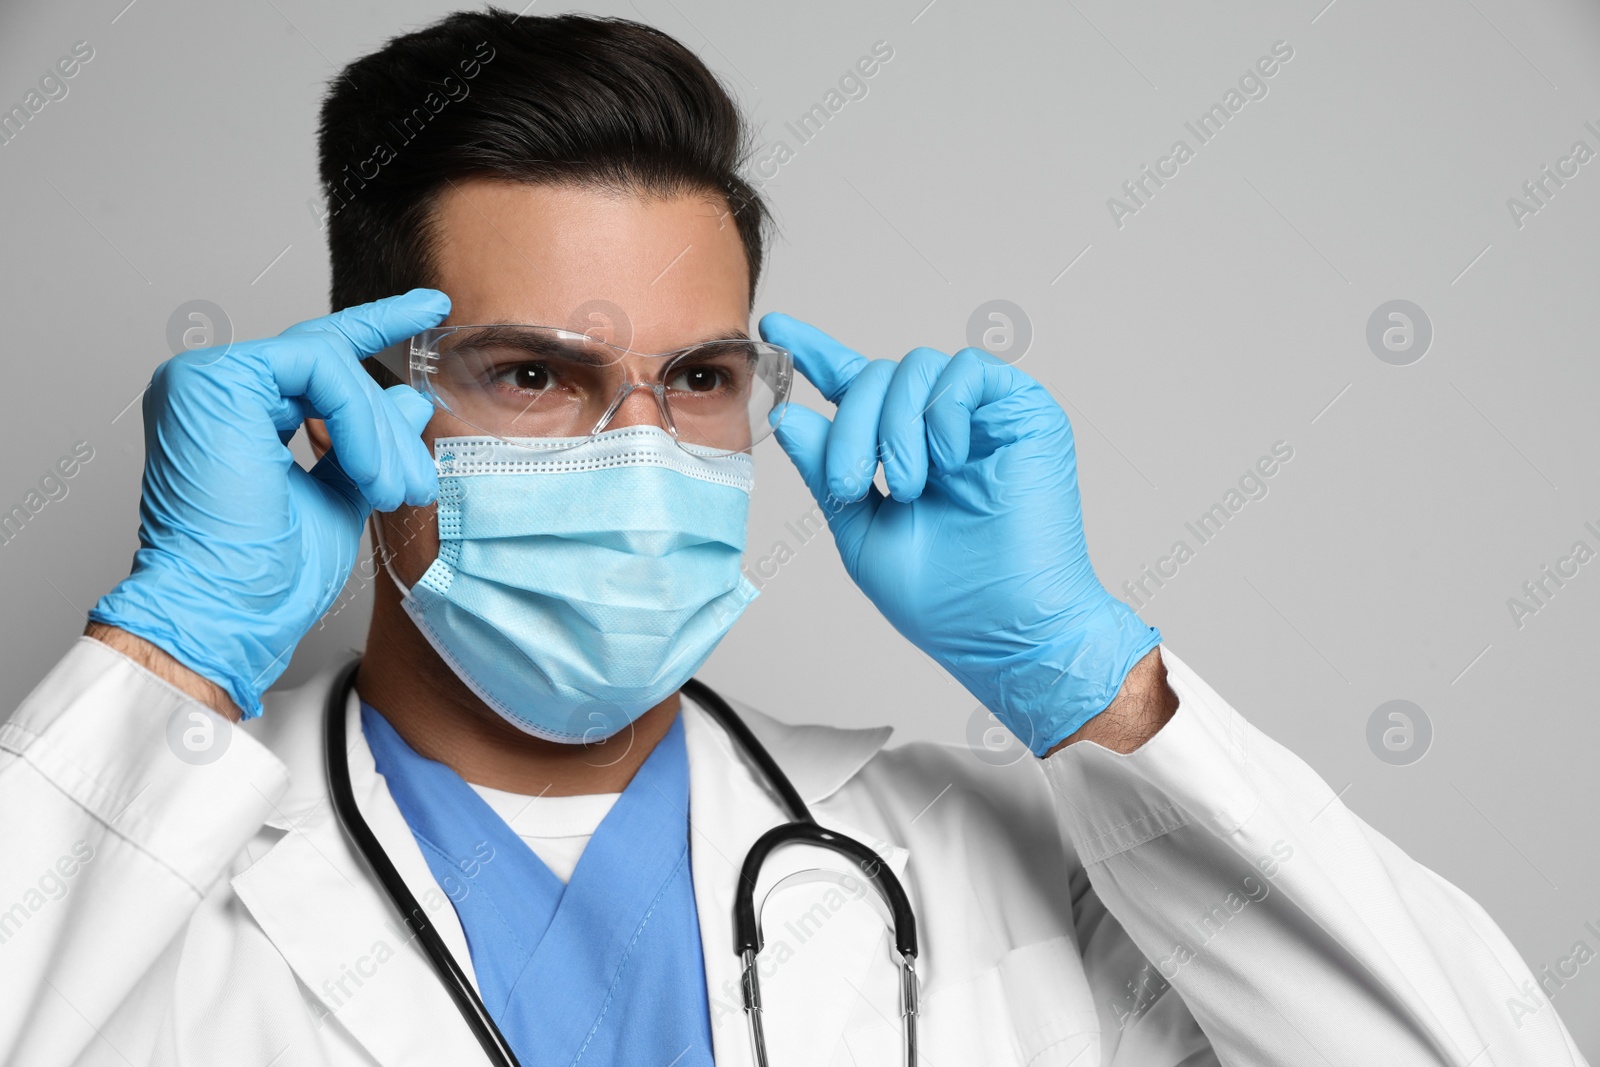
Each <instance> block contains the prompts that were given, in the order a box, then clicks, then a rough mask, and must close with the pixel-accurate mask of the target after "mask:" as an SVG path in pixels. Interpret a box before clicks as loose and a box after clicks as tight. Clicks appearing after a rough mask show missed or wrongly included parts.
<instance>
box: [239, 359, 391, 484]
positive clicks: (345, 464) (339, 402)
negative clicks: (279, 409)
mask: <svg viewBox="0 0 1600 1067" xmlns="http://www.w3.org/2000/svg"><path fill="white" fill-rule="evenodd" d="M259 350H260V352H261V354H262V358H263V359H264V360H265V362H266V365H267V370H268V372H269V373H270V374H271V375H272V378H273V383H274V384H275V386H276V387H277V390H278V393H279V395H280V396H283V397H286V398H303V403H302V404H301V405H300V407H301V409H302V410H303V411H304V410H307V409H309V413H310V414H314V415H316V416H317V417H318V418H320V419H322V420H323V421H325V422H326V423H327V424H328V436H329V438H330V439H331V440H332V443H333V448H334V451H336V452H338V454H339V465H340V466H341V467H342V468H343V469H344V472H345V473H346V474H347V475H348V476H349V477H350V480H351V481H353V482H354V483H355V484H356V485H357V486H359V487H361V489H362V490H363V491H371V490H372V489H373V488H374V483H375V482H376V481H377V480H378V479H379V478H381V477H383V475H384V449H385V446H386V444H387V433H386V432H384V430H383V427H382V425H381V423H380V419H381V418H382V417H383V412H382V411H381V410H380V408H379V403H380V401H381V398H382V393H381V392H380V391H379V389H378V387H377V383H376V382H374V381H373V380H372V378H371V377H370V376H369V375H368V374H367V373H366V371H365V370H363V369H362V368H361V365H360V364H359V363H357V362H356V361H355V360H354V359H351V358H348V357H347V356H346V355H345V354H344V353H343V352H342V351H341V350H340V346H339V344H338V343H337V342H335V341H334V340H332V339H331V335H329V334H327V333H322V332H307V333H303V334H299V335H292V336H282V335H280V336H278V337H274V338H271V339H269V340H267V341H263V342H261V343H260V349H259ZM379 495H385V494H382V493H380V494H379Z"/></svg>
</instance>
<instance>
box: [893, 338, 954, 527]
mask: <svg viewBox="0 0 1600 1067" xmlns="http://www.w3.org/2000/svg"><path fill="white" fill-rule="evenodd" d="M949 362H950V357H949V356H947V355H945V354H944V353H943V352H939V351H936V350H934V349H932V348H915V349H912V350H911V351H910V352H908V353H906V357H905V358H904V359H902V360H901V361H900V363H899V364H898V365H897V366H896V367H895V372H894V379H893V380H892V381H890V383H889V392H888V395H887V396H885V397H884V400H883V416H882V418H881V420H880V421H879V423H878V440H879V442H880V446H879V447H880V449H881V451H882V459H883V477H884V480H885V481H886V482H888V483H889V495H890V496H892V497H894V498H895V499H896V500H915V499H916V498H917V497H919V496H921V495H922V488H923V486H924V485H926V484H927V482H928V435H927V430H926V428H925V425H924V422H923V415H924V413H925V412H926V411H927V410H928V405H929V403H930V402H931V400H932V398H933V396H934V393H933V383H934V382H935V381H936V380H937V379H938V377H939V374H940V372H941V371H943V370H944V368H945V365H946V364H947V363H949Z"/></svg>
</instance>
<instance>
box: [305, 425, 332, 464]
mask: <svg viewBox="0 0 1600 1067" xmlns="http://www.w3.org/2000/svg"><path fill="white" fill-rule="evenodd" d="M306 440H308V441H310V442H311V452H312V454H313V455H314V456H316V457H317V458H318V459H321V458H322V457H323V456H325V455H327V454H328V449H330V448H332V447H333V438H331V437H329V436H328V424H327V423H325V422H323V421H322V420H321V419H307V420H306Z"/></svg>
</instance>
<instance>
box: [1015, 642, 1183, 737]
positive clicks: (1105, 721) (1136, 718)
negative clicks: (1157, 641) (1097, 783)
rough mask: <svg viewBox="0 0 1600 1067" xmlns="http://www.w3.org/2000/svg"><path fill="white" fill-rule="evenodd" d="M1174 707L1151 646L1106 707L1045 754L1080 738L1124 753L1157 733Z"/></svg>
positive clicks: (1175, 702)
mask: <svg viewBox="0 0 1600 1067" xmlns="http://www.w3.org/2000/svg"><path fill="white" fill-rule="evenodd" d="M1177 710H1178V695H1177V694H1176V693H1174V692H1173V691H1172V687H1171V686H1170V685H1168V684H1167V666H1166V664H1165V663H1163V662H1162V661H1161V650H1160V648H1159V647H1158V648H1152V649H1151V650H1150V651H1149V652H1146V653H1145V654H1144V657H1143V658H1142V659H1140V660H1139V662H1138V663H1136V664H1134V666H1133V669H1132V670H1130V671H1129V672H1128V676H1127V678H1125V679H1124V680H1123V683H1122V687H1121V688H1120V689H1119V690H1117V695H1116V697H1114V698H1113V699H1112V701H1111V703H1110V704H1109V705H1107V707H1106V709H1105V710H1104V711H1102V712H1100V713H1099V714H1098V715H1095V716H1094V717H1093V718H1091V719H1090V720H1089V721H1088V722H1086V723H1084V724H1083V725H1082V726H1080V727H1079V728H1078V729H1077V730H1075V731H1073V732H1072V733H1071V734H1068V735H1067V736H1066V737H1064V738H1062V739H1061V740H1060V741H1059V742H1057V743H1056V744H1054V745H1052V746H1050V749H1049V751H1047V752H1046V753H1045V754H1044V755H1045V758H1049V757H1050V756H1053V755H1055V754H1056V753H1057V752H1059V751H1061V750H1062V749H1063V748H1066V747H1067V746H1068V745H1072V744H1076V743H1077V742H1079V741H1093V742H1094V743H1095V744H1097V745H1099V746H1101V747H1102V748H1109V749H1111V750H1112V751H1113V752H1121V753H1123V754H1124V755H1126V754H1127V753H1129V752H1132V751H1134V750H1136V749H1137V748H1139V747H1140V746H1141V745H1143V744H1144V743H1145V742H1146V741H1148V740H1150V738H1152V737H1154V736H1155V735H1156V734H1157V733H1159V732H1160V730H1161V728H1162V727H1163V726H1165V725H1166V724H1167V723H1168V721H1170V720H1171V719H1172V716H1173V714H1174V713H1175V712H1176V711H1177Z"/></svg>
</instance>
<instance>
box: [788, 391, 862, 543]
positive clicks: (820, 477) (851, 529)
mask: <svg viewBox="0 0 1600 1067" xmlns="http://www.w3.org/2000/svg"><path fill="white" fill-rule="evenodd" d="M831 425H832V424H831V423H829V422H828V420H827V419H826V418H825V417H823V416H822V415H820V414H818V413H817V412H815V411H812V410H811V409H810V408H808V407H802V406H801V405H799V404H796V403H793V402H790V404H789V405H788V409H787V411H786V413H785V414H784V416H783V421H782V422H780V423H778V426H777V428H776V430H775V431H774V434H773V436H775V437H776V438H777V439H778V444H779V445H780V446H782V448H783V451H784V454H785V455H787V456H788V457H789V459H790V460H791V461H792V462H793V463H794V465H795V469H796V470H798V471H799V472H800V477H801V479H802V480H804V481H805V483H806V488H807V489H809V490H811V496H812V497H813V498H814V499H815V500H816V502H817V504H818V505H819V506H820V507H821V508H822V513H823V517H824V518H825V519H826V520H827V522H828V528H829V529H830V530H832V531H833V542H834V544H835V545H837V546H838V549H839V556H840V558H842V559H843V560H844V564H845V568H846V569H847V570H850V571H851V572H852V573H854V568H855V564H856V560H857V559H859V558H860V555H861V545H862V542H863V541H864V540H865V539H866V536H867V528H868V527H869V526H870V525H871V523H872V516H873V513H874V512H876V511H877V509H878V504H879V503H881V502H882V500H883V497H882V496H881V495H880V494H879V493H878V491H877V490H876V489H874V490H873V491H872V492H870V493H868V494H867V496H866V497H865V498H863V499H861V500H857V501H856V502H854V503H845V502H844V501H843V500H841V499H839V498H838V497H836V496H834V495H833V494H831V493H829V492H828V483H827V473H826V471H827V459H826V456H827V446H828V436H829V431H830V428H831Z"/></svg>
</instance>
